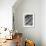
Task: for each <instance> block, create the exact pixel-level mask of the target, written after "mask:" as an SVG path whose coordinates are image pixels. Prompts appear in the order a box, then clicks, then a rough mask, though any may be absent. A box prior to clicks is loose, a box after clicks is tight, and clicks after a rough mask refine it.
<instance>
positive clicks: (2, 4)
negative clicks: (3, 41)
mask: <svg viewBox="0 0 46 46" xmlns="http://www.w3.org/2000/svg"><path fill="white" fill-rule="evenodd" d="M15 2H16V0H0V27H7V28H9V29H12V6H13V4H14V3H15Z"/></svg>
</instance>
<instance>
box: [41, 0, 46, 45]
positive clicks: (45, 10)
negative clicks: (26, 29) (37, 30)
mask: <svg viewBox="0 0 46 46" xmlns="http://www.w3.org/2000/svg"><path fill="white" fill-rule="evenodd" d="M41 38H42V39H41V40H42V46H46V0H42V1H41Z"/></svg>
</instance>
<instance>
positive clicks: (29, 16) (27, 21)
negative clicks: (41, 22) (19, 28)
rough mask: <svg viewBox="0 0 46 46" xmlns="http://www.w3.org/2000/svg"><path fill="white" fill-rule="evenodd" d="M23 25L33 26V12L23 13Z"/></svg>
mask: <svg viewBox="0 0 46 46" xmlns="http://www.w3.org/2000/svg"><path fill="white" fill-rule="evenodd" d="M23 25H24V27H34V14H33V13H25V14H24V15H23Z"/></svg>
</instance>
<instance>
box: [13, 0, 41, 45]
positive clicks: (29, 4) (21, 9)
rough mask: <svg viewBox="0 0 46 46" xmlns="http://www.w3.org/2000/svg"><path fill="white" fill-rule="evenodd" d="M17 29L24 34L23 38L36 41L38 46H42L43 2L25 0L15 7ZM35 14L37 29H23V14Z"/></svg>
mask: <svg viewBox="0 0 46 46" xmlns="http://www.w3.org/2000/svg"><path fill="white" fill-rule="evenodd" d="M13 12H14V17H15V18H14V19H15V28H16V29H17V30H18V32H22V33H23V37H24V38H25V39H26V38H28V39H31V40H34V41H35V44H36V46H41V1H40V0H23V1H22V2H21V3H20V4H19V5H18V6H17V7H16V5H14V7H13ZM32 12H33V13H34V16H35V27H32V28H29V27H28V28H26V27H25V28H24V27H23V14H24V13H32Z"/></svg>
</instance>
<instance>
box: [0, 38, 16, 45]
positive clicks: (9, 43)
mask: <svg viewBox="0 0 46 46" xmlns="http://www.w3.org/2000/svg"><path fill="white" fill-rule="evenodd" d="M0 46H16V45H15V39H13V40H6V42H4V43H2V44H1V45H0Z"/></svg>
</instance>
